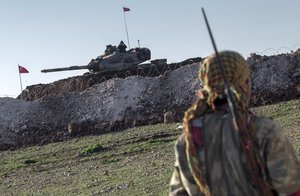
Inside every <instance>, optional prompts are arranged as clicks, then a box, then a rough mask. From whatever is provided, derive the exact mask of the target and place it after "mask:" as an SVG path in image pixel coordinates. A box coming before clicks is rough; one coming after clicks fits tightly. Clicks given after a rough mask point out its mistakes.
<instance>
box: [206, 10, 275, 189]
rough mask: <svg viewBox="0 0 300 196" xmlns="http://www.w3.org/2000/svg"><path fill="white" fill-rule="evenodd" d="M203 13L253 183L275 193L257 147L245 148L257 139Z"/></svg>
mask: <svg viewBox="0 0 300 196" xmlns="http://www.w3.org/2000/svg"><path fill="white" fill-rule="evenodd" d="M202 13H203V17H204V20H205V23H206V27H207V30H208V33H209V36H210V40H211V42H212V45H213V48H214V51H215V54H216V60H217V64H218V67H219V69H220V72H221V76H222V80H223V82H224V93H225V96H226V99H227V103H228V106H229V110H230V113H231V115H232V122H233V126H234V129H235V131H236V132H238V133H240V136H241V145H242V150H243V151H244V152H245V153H246V156H247V157H248V161H249V165H248V170H250V171H249V172H250V174H251V179H252V183H253V184H255V185H256V186H257V187H258V188H259V190H260V191H261V193H262V195H274V194H273V192H272V191H273V190H272V189H271V187H270V186H269V185H268V184H267V182H266V181H265V179H264V178H265V175H264V171H263V170H264V169H265V167H266V166H265V163H264V162H263V161H262V159H261V158H260V157H258V156H256V155H255V149H252V150H249V149H246V148H245V146H246V145H247V144H249V142H251V143H255V140H254V138H253V136H252V135H251V133H249V131H248V130H247V127H246V124H245V122H244V121H240V117H239V114H238V112H237V110H236V105H235V102H234V99H233V94H232V92H231V91H230V89H229V85H228V80H227V78H226V75H225V71H224V68H223V66H222V63H221V60H220V56H219V53H218V50H217V46H216V44H215V41H214V38H213V35H212V32H211V29H210V26H209V24H208V20H207V17H206V14H205V11H204V8H202ZM237 119H239V121H237ZM254 148H255V147H254ZM257 154H258V153H257ZM257 170H259V172H260V173H256V172H257Z"/></svg>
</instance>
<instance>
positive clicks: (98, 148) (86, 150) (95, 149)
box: [81, 144, 105, 155]
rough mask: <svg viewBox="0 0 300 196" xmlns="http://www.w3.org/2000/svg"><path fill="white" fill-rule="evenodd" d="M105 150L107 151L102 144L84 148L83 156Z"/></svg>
mask: <svg viewBox="0 0 300 196" xmlns="http://www.w3.org/2000/svg"><path fill="white" fill-rule="evenodd" d="M104 150H105V148H104V147H103V146H101V145H100V144H94V145H91V146H87V147H84V148H83V150H82V151H81V154H84V155H89V154H92V153H96V152H101V151H104Z"/></svg>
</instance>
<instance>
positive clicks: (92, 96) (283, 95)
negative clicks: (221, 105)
mask: <svg viewBox="0 0 300 196" xmlns="http://www.w3.org/2000/svg"><path fill="white" fill-rule="evenodd" d="M299 60H300V51H299V50H298V51H296V52H292V53H289V54H281V55H276V56H259V55H256V54H252V55H251V56H250V58H248V59H247V61H248V63H249V65H250V69H251V71H252V72H251V79H252V84H253V86H252V90H253V97H251V104H252V105H262V104H269V103H274V102H278V101H284V100H289V99H295V98H298V96H299V94H300V93H299V92H300V91H297V87H299V84H300V77H299V76H300V64H299ZM189 62H191V61H190V60H188V61H186V62H185V63H186V64H188V65H185V66H179V68H176V69H175V68H171V70H164V71H163V74H159V75H158V76H155V75H153V76H155V77H144V76H142V75H135V76H129V77H126V76H124V77H123V78H112V79H109V80H107V79H105V81H102V82H95V81H96V79H92V78H93V77H95V75H89V76H79V77H73V78H67V79H64V80H60V81H56V82H54V83H52V84H44V85H43V84H40V85H34V86H30V87H28V88H27V89H26V90H27V91H26V92H27V93H28V94H27V95H26V100H32V101H26V100H20V99H12V98H0V106H1V107H0V121H1V123H0V149H6V148H16V147H20V146H28V145H36V144H46V143H49V142H55V141H62V140H66V139H69V138H72V137H77V136H83V135H89V134H101V133H104V132H107V131H117V130H122V129H125V128H127V127H133V126H137V125H145V124H155V123H160V122H163V121H164V120H165V121H181V119H182V117H183V112H184V111H185V110H186V109H187V108H188V107H189V106H190V105H191V104H192V103H193V102H194V101H195V100H196V92H197V90H198V89H199V88H200V87H201V82H200V81H199V79H198V71H199V67H200V63H199V62H198V63H192V64H189ZM152 68H153V67H152ZM156 68H157V67H156ZM162 68H163V67H161V69H162ZM149 70H153V69H149ZM136 71H137V70H136ZM140 71H141V70H140ZM160 72H161V70H160ZM130 74H131V73H130ZM97 77H98V76H97ZM99 78H101V76H100V75H99V77H98V79H99ZM66 84H67V87H66ZM23 93H24V94H23V95H25V92H23Z"/></svg>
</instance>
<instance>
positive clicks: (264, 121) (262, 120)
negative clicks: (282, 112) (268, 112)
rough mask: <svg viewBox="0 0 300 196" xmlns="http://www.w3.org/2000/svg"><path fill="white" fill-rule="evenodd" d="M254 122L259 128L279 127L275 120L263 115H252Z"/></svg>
mask: <svg viewBox="0 0 300 196" xmlns="http://www.w3.org/2000/svg"><path fill="white" fill-rule="evenodd" d="M254 122H255V125H256V127H261V128H274V127H279V125H278V123H277V122H276V121H274V120H273V119H271V118H268V117H265V116H254Z"/></svg>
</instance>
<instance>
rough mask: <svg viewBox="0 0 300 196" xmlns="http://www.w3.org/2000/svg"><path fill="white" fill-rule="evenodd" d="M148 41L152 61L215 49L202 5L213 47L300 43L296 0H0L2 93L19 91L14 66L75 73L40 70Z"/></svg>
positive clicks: (250, 48) (272, 47) (27, 78)
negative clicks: (126, 8) (106, 48)
mask: <svg viewBox="0 0 300 196" xmlns="http://www.w3.org/2000/svg"><path fill="white" fill-rule="evenodd" d="M122 6H125V7H128V8H130V9H131V10H130V11H129V12H126V21H127V27H128V33H129V39H130V46H131V48H132V47H137V46H138V42H137V40H140V44H141V47H148V48H149V49H150V50H151V51H152V59H158V58H167V59H168V62H169V63H171V62H179V61H183V60H185V59H187V58H191V57H205V56H207V55H209V54H211V53H213V48H212V46H211V42H210V40H209V36H208V32H207V29H206V26H205V23H204V19H203V16H202V13H201V7H204V8H205V11H206V14H207V17H208V19H209V22H210V25H211V28H212V31H213V34H214V38H215V41H216V43H217V47H218V49H219V50H223V49H231V50H235V51H238V52H240V53H241V54H243V55H244V56H245V57H247V56H249V54H250V53H252V52H257V53H260V54H265V55H270V54H278V53H286V52H290V50H296V49H298V48H300V36H299V35H300V25H299V24H298V20H299V18H300V11H299V9H300V1H297V0H289V1H283V0H264V1H260V0H251V1H250V0H248V1H246V0H245V1H241V0H226V1H225V0H223V1H222V0H185V1H183V0H151V1H150V0H149V1H145V0H144V1H142V0H0V68H1V71H0V97H3V96H10V97H16V96H17V95H19V94H20V91H21V87H20V81H19V73H18V68H17V66H18V64H20V65H22V66H24V67H26V68H27V69H28V70H29V72H30V73H28V74H22V75H21V76H22V84H23V89H25V88H26V86H29V85H34V84H39V83H50V82H53V81H56V80H59V79H63V78H67V77H71V76H75V75H81V74H82V73H84V72H87V70H84V71H66V72H56V73H48V74H43V73H41V72H40V71H41V70H42V69H45V68H55V67H67V66H72V65H84V64H87V63H89V61H90V60H91V59H92V58H96V57H97V56H99V55H100V54H102V53H103V51H104V50H105V47H106V45H107V44H113V45H118V44H119V42H120V40H123V41H124V42H125V43H126V44H127V37H126V32H125V25H124V16H123V10H122Z"/></svg>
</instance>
